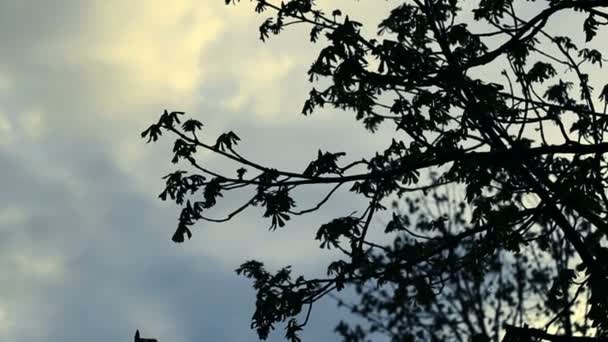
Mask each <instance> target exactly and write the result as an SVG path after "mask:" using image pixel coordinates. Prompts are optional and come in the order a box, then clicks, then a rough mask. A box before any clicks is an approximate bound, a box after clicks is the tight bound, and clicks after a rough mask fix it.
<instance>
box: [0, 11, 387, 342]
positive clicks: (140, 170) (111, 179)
mask: <svg viewBox="0 0 608 342" xmlns="http://www.w3.org/2000/svg"><path fill="white" fill-rule="evenodd" d="M323 5H324V7H323V8H324V9H326V10H327V11H331V10H333V9H334V8H342V9H345V8H346V9H347V10H344V12H347V13H350V14H351V17H353V18H357V19H358V20H359V21H363V22H365V23H366V24H367V23H370V24H372V25H370V27H371V28H373V27H375V25H376V24H377V22H378V19H379V18H381V16H382V15H383V14H385V13H387V12H386V10H387V9H388V8H389V6H391V5H394V3H393V2H378V1H361V2H356V3H354V4H353V2H352V1H349V0H341V1H337V0H332V1H326V2H323ZM252 6H253V5H252V4H251V3H250V2H249V1H244V2H243V3H242V4H241V5H239V6H236V7H235V6H225V5H224V1H223V0H202V1H201V0H172V1H169V2H167V1H160V0H129V1H120V0H103V1H102V0H54V1H34V0H18V1H15V0H0V40H1V41H2V43H3V46H2V48H0V99H1V100H0V165H1V166H2V169H1V171H0V175H1V177H0V186H1V188H2V192H1V193H0V234H1V236H0V254H1V255H0V263H1V265H2V267H1V270H2V273H1V275H0V341H19V342H42V341H45V342H46V341H64V342H76V341H87V342H98V341H99V342H101V341H104V342H107V341H130V340H131V338H132V335H133V333H134V331H135V329H140V330H141V331H142V332H143V334H144V335H148V336H154V337H157V338H159V340H160V341H161V342H186V341H203V340H205V341H228V342H232V341H234V342H240V341H254V340H256V338H255V334H254V332H253V331H251V330H249V319H250V317H251V314H252V312H253V299H254V297H253V296H254V292H253V290H252V289H251V287H250V284H249V282H248V281H246V280H245V279H241V278H239V277H237V276H236V274H235V273H234V269H235V268H236V267H238V265H239V264H240V263H241V262H243V261H245V260H249V259H258V260H261V261H264V262H266V263H267V264H268V265H269V267H270V268H277V267H280V266H285V265H289V264H291V265H294V268H295V270H296V272H298V273H299V272H301V273H304V274H315V273H319V272H322V271H323V270H322V269H321V268H320V265H321V264H322V263H323V261H324V260H327V258H328V257H329V255H327V254H323V253H321V252H319V251H318V249H317V243H316V242H315V241H314V239H313V238H314V234H315V232H316V229H317V228H318V226H319V225H320V224H322V223H325V222H326V221H328V220H330V219H331V218H333V217H335V216H336V215H341V214H345V213H346V214H348V213H350V212H352V211H353V210H357V209H360V208H361V206H360V203H357V202H356V201H354V200H353V199H352V198H350V197H349V196H347V195H345V194H338V196H337V197H336V200H334V201H333V202H332V203H330V204H329V205H328V206H327V207H326V208H324V209H323V210H321V211H320V212H319V213H318V215H314V216H313V217H305V218H302V219H300V220H296V221H295V222H293V224H291V225H290V226H289V228H288V229H286V230H282V231H277V232H273V233H271V232H268V230H267V227H268V222H267V221H265V220H262V219H261V218H260V216H261V215H260V213H259V212H256V211H253V212H247V213H245V214H244V215H243V216H242V217H240V218H238V219H236V220H234V221H233V222H231V223H228V224H216V225H210V224H199V225H198V226H196V229H195V232H194V237H193V239H192V240H191V241H188V242H187V243H185V244H180V245H177V244H174V243H172V242H171V241H170V237H171V235H172V233H173V231H174V228H175V223H176V218H177V216H178V214H179V208H177V207H176V206H174V205H172V204H170V203H164V202H161V201H160V200H158V198H157V195H158V193H159V192H160V191H161V190H162V181H161V179H160V177H162V176H164V175H165V174H167V173H168V172H169V171H172V170H173V168H174V166H173V165H172V164H171V163H170V150H169V140H168V139H165V140H164V142H161V143H159V144H155V145H146V144H145V143H144V141H142V140H141V138H140V136H139V133H140V132H141V131H142V130H143V129H145V128H146V127H147V126H148V125H149V124H150V123H152V122H153V121H155V120H156V119H157V118H158V116H159V114H160V113H161V112H162V110H163V109H165V108H166V109H169V110H180V111H185V112H187V113H188V114H189V115H192V116H193V117H195V118H197V119H199V120H200V121H202V122H203V123H204V124H205V132H208V133H206V134H208V136H209V137H211V138H210V139H212V138H213V139H214V138H215V137H216V136H217V135H218V134H219V133H221V132H225V131H228V130H234V131H235V132H236V133H237V134H238V135H239V136H240V137H241V138H242V140H243V147H242V150H241V151H243V153H244V154H246V155H247V156H250V157H251V158H252V159H255V160H260V161H262V162H263V163H265V164H266V165H268V166H273V167H281V168H285V169H291V170H296V171H298V170H303V168H304V167H305V166H306V159H308V160H310V159H313V158H314V157H315V155H316V151H317V149H319V148H323V149H331V150H332V151H347V152H349V153H350V155H351V156H352V158H353V159H357V158H360V157H362V156H365V155H367V154H368V153H371V152H372V151H375V150H376V149H378V148H380V147H382V146H385V144H387V143H390V139H389V141H384V140H383V139H381V138H382V136H381V135H375V136H371V135H368V134H367V133H366V132H364V130H363V128H362V127H361V125H359V124H357V123H354V122H353V120H352V115H350V114H347V113H342V112H332V111H324V112H319V113H315V115H313V116H312V117H303V116H301V115H299V112H300V109H301V105H302V103H303V100H304V99H305V97H306V94H307V92H308V90H309V87H310V86H309V84H308V83H307V76H306V70H307V67H308V66H309V65H310V63H311V62H312V60H313V57H314V56H315V51H317V49H318V48H319V47H318V46H315V45H313V44H311V43H309V42H308V37H307V32H306V31H303V30H300V29H298V28H295V29H293V30H288V32H287V33H285V34H283V35H281V36H279V37H277V38H274V39H271V41H270V42H268V43H265V44H263V43H261V42H260V41H259V40H258V34H259V33H258V29H257V27H258V24H259V23H260V21H261V20H262V19H263V18H264V17H260V16H256V15H255V13H254V12H253V10H252ZM348 9H350V10H348ZM337 137H340V138H339V139H337ZM212 141H213V140H212ZM303 158H304V160H303ZM199 160H201V161H203V162H204V163H206V165H210V167H216V168H217V169H221V166H222V164H221V161H218V160H217V158H214V157H213V156H209V155H201V156H200V159H199ZM315 198H316V197H315V196H314V192H313V193H311V194H308V195H305V196H303V197H302V199H301V200H302V202H301V203H300V202H299V203H298V204H301V206H302V207H307V204H312V203H313V200H314V199H315ZM230 204H231V203H228V204H227V205H228V206H230ZM234 204H235V205H236V204H237V203H236V202H235V203H234ZM221 214H222V213H221V212H218V216H221ZM336 312H337V311H335V309H334V303H332V302H331V301H328V302H324V303H321V305H319V306H317V307H315V310H314V315H313V318H312V321H311V323H310V327H309V328H308V329H307V331H306V332H305V334H304V337H305V339H306V340H313V341H314V340H317V341H318V340H331V339H332V338H331V337H332V336H333V333H332V330H333V327H334V322H337V320H338V319H339V318H340V315H336ZM282 335H283V331H281V330H280V331H278V332H277V333H276V334H275V339H274V340H281V339H280V338H281V337H282Z"/></svg>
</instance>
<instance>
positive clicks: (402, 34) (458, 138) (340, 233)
mask: <svg viewBox="0 0 608 342" xmlns="http://www.w3.org/2000/svg"><path fill="white" fill-rule="evenodd" d="M253 1H254V2H255V11H256V12H258V13H266V12H272V13H273V16H272V17H269V18H268V19H266V20H265V21H263V23H262V24H261V26H260V38H261V39H262V40H267V39H269V38H270V37H271V35H276V34H279V33H281V32H282V31H283V29H284V28H285V26H287V25H291V24H303V25H309V26H310V28H311V31H310V40H311V42H313V43H321V41H322V38H323V37H325V38H326V39H325V41H324V43H323V44H324V45H323V47H322V49H321V50H320V53H319V55H318V58H316V60H314V61H313V63H312V65H311V67H310V69H309V71H308V75H309V78H310V81H311V82H316V81H317V80H319V79H327V80H329V81H330V82H329V86H327V87H326V88H325V89H322V90H317V89H315V88H313V89H312V90H311V91H310V96H309V98H308V100H306V102H305V103H304V107H303V109H302V113H303V114H305V115H309V114H311V113H313V112H314V111H315V109H317V108H319V107H324V106H326V105H331V106H333V107H334V108H337V109H342V110H349V111H353V112H354V113H355V119H356V120H359V121H361V122H362V124H363V125H364V127H365V128H366V129H368V130H369V131H370V132H375V131H376V130H377V128H378V127H379V126H380V125H382V124H386V125H393V127H395V128H396V132H395V134H394V136H392V137H390V138H391V142H390V145H389V146H388V147H387V148H386V150H384V151H378V153H376V154H375V155H374V156H371V157H370V158H368V159H364V160H360V161H353V162H351V163H342V161H343V160H345V159H346V157H347V154H346V153H343V152H339V153H334V152H322V151H319V153H318V157H317V159H316V160H313V161H310V162H309V163H307V166H306V167H303V171H302V172H293V171H286V170H277V169H274V168H272V167H269V166H264V165H261V164H258V163H255V162H253V161H251V160H249V159H247V158H246V157H244V156H242V155H241V154H239V153H238V152H237V146H238V145H237V144H238V143H239V142H242V141H241V139H240V138H239V137H238V136H237V135H236V134H235V133H233V132H228V133H225V134H222V135H220V137H219V138H218V139H217V141H216V142H215V143H207V142H204V141H203V140H201V139H199V137H198V135H197V131H199V130H201V129H203V125H202V124H201V123H200V122H198V121H194V120H187V121H185V122H184V124H183V125H182V126H181V127H180V126H179V125H178V124H179V123H181V122H180V117H181V115H183V113H181V112H171V113H169V112H168V111H165V112H164V113H163V114H162V116H161V118H160V120H159V121H158V122H157V123H155V124H153V125H151V126H150V127H149V128H148V129H147V130H146V131H144V132H143V133H142V137H144V138H147V139H148V142H151V141H152V142H154V141H157V140H158V139H159V137H160V136H161V135H162V133H163V132H167V133H171V134H173V135H175V136H176V141H175V145H174V149H173V153H174V156H173V159H172V161H173V162H174V163H177V162H179V161H183V162H187V163H188V164H190V165H191V166H193V167H194V168H195V169H197V170H198V171H199V172H200V175H197V174H193V175H188V174H187V173H186V172H185V171H177V172H176V173H173V174H171V175H168V176H167V177H166V179H167V182H166V189H165V190H164V191H163V192H162V193H161V195H160V197H161V199H163V200H165V199H166V198H167V196H169V197H170V198H171V199H172V200H175V201H176V202H177V203H178V204H180V205H182V206H183V210H182V213H181V215H180V218H179V224H178V228H177V231H176V233H175V235H174V236H173V241H175V242H183V241H184V240H185V236H187V237H188V238H190V237H191V236H192V233H191V230H190V228H189V227H191V226H192V225H194V224H195V223H196V222H197V221H199V220H207V221H212V222H224V221H229V220H230V219H231V218H232V217H234V216H235V215H238V214H239V213H240V212H242V211H243V210H244V209H245V208H247V207H250V206H258V207H262V208H263V209H264V214H263V216H264V217H267V218H269V219H270V229H277V228H283V227H285V226H286V224H287V221H289V219H290V218H291V217H292V216H294V215H303V214H307V213H311V212H314V211H315V210H316V209H318V208H319V207H320V206H322V205H323V204H325V203H326V202H327V201H328V200H330V198H331V197H332V195H333V194H334V193H335V192H336V191H337V190H338V188H340V187H341V186H343V185H348V186H350V192H351V193H352V195H353V196H360V197H363V198H365V199H366V200H367V202H368V205H367V207H366V208H365V209H364V210H362V211H360V212H359V214H356V213H352V214H349V215H346V216H342V217H338V218H336V219H334V220H331V221H330V222H329V223H327V224H324V225H322V226H321V227H320V228H319V230H318V232H317V235H316V238H317V240H320V242H321V244H320V247H321V248H331V249H338V250H340V251H341V252H342V253H343V256H344V257H343V258H342V259H339V260H336V261H334V262H332V263H331V264H329V265H328V267H327V277H326V278H319V279H305V278H304V277H297V278H296V279H292V277H291V269H290V268H289V267H287V268H284V269H281V270H279V271H278V272H276V273H272V272H270V271H268V270H266V269H265V268H264V267H263V265H262V264H261V263H259V262H257V261H250V262H247V263H245V264H243V265H242V266H241V267H240V268H239V269H238V270H237V272H238V273H239V274H243V275H244V276H246V277H249V278H251V279H252V280H253V281H254V288H255V289H256V291H257V301H256V309H255V313H254V315H253V317H252V327H253V328H255V329H256V330H257V333H258V335H259V337H260V338H262V339H265V338H266V337H267V336H268V334H269V333H270V331H271V330H272V329H274V327H275V325H276V324H277V323H280V322H286V323H287V324H286V334H285V336H286V338H287V339H288V340H290V341H299V340H300V337H299V332H300V330H302V328H303V327H304V325H305V324H306V322H307V321H308V317H309V315H310V314H311V311H312V306H313V304H314V303H315V302H316V301H318V300H319V299H320V298H323V297H325V296H334V293H335V292H338V291H341V290H342V289H344V288H345V287H352V288H354V289H355V290H356V292H357V293H358V294H359V295H360V296H359V297H360V302H359V303H357V304H352V303H345V302H344V301H342V300H340V304H342V305H346V306H348V307H349V308H350V309H351V311H352V312H353V313H355V314H357V315H359V316H361V317H363V318H364V319H365V321H366V322H367V325H358V326H354V327H353V326H349V325H348V324H346V323H344V322H342V323H340V324H339V325H338V327H337V328H336V331H337V332H338V333H339V334H340V335H341V336H342V337H343V340H344V341H352V342H355V341H364V340H366V338H370V336H372V335H373V334H375V333H381V334H384V335H386V336H388V337H389V338H391V339H392V340H393V341H445V340H447V341H466V340H470V341H489V340H494V341H497V340H499V339H500V338H501V336H503V335H504V334H505V331H506V337H505V340H511V341H518V340H519V341H523V340H528V341H529V340H531V339H532V338H533V337H534V338H542V339H545V340H555V341H557V340H563V339H560V338H563V336H560V335H556V334H552V333H549V332H546V331H544V330H547V329H550V330H552V331H553V332H555V333H559V334H562V335H565V336H566V337H568V336H570V337H569V338H572V339H573V340H576V339H575V338H574V337H571V336H573V335H577V334H579V335H586V336H592V335H593V336H597V337H603V338H607V337H608V294H607V293H606V291H607V290H606V289H608V276H607V275H608V266H607V265H608V246H607V245H606V241H607V239H606V234H608V223H607V222H606V217H608V197H607V196H606V193H605V190H606V185H607V164H606V160H605V158H604V153H605V152H608V142H606V141H605V138H604V136H605V134H606V130H607V129H608V114H607V113H606V109H607V106H608V102H607V100H608V95H607V94H608V90H607V89H608V85H606V86H603V85H601V84H596V83H594V82H597V81H598V80H594V79H592V78H591V75H594V72H595V74H597V69H599V68H600V67H601V66H602V62H604V59H603V57H602V54H601V52H600V51H598V50H596V49H593V48H592V45H591V44H592V43H593V42H594V41H596V40H598V39H599V37H601V29H602V26H603V25H605V24H606V23H607V20H608V14H607V13H606V12H604V7H606V6H608V1H606V0H577V1H574V0H549V1H544V2H541V1H535V2H532V3H533V5H534V6H528V7H526V11H527V12H528V13H526V15H521V12H522V11H523V10H522V9H521V7H522V6H523V7H525V6H524V5H525V4H523V2H517V3H516V2H514V1H513V0H481V1H479V2H478V3H476V4H472V3H470V2H464V1H457V0H435V1H431V0H412V1H406V2H402V3H401V4H399V5H397V6H396V7H395V8H394V9H393V10H392V11H391V12H390V13H389V14H388V15H387V17H386V18H385V19H384V20H383V21H382V22H381V23H380V25H379V27H378V36H377V37H375V38H368V37H364V36H363V34H362V33H361V27H362V26H363V24H362V23H360V22H358V21H355V20H353V19H351V18H350V17H349V16H348V15H345V14H343V13H342V11H341V10H334V11H333V12H332V13H331V15H328V14H326V13H325V12H323V11H322V10H320V9H319V8H318V7H317V6H316V4H315V3H314V2H313V1H312V0H289V1H284V2H281V3H280V4H277V3H273V2H270V1H268V0H253ZM234 2H235V1H234V0H226V4H230V3H234ZM527 3H528V2H527ZM473 5H474V8H473V9H472V13H473V17H474V18H473V20H474V21H475V23H472V22H467V19H466V18H467V12H468V11H464V10H462V9H461V8H460V6H473ZM526 6H527V5H526ZM530 11H534V13H533V14H532V15H530ZM558 14H560V15H563V14H568V15H569V16H570V17H569V18H571V19H572V20H579V19H580V20H579V24H580V27H581V28H582V33H583V36H584V39H577V35H576V33H575V32H572V35H571V36H568V37H566V36H558V35H555V34H553V33H552V32H550V31H549V29H548V27H549V26H548V23H549V22H553V21H555V20H556V19H555V17H556V15H558ZM581 15H582V17H581ZM473 24H475V25H473ZM472 27H476V29H473V28H472ZM485 28H487V30H486V29H485ZM579 40H580V42H579ZM579 45H580V46H584V47H582V48H581V47H579ZM504 66H506V69H505V70H502V73H501V78H490V79H488V77H490V76H488V75H492V73H487V71H488V70H492V68H494V70H496V69H497V68H500V67H504ZM594 86H595V88H597V89H601V91H599V92H597V91H596V90H595V89H594ZM199 150H207V151H211V152H213V153H215V154H217V155H218V156H221V157H224V158H228V159H230V160H232V161H234V162H236V163H237V164H239V168H238V169H237V170H236V171H233V172H228V173H216V172H213V171H210V170H208V169H206V168H205V167H203V166H201V165H200V164H199V163H198V162H197V161H196V158H195V154H196V153H197V151H199ZM305 165H306V164H305ZM361 169H364V170H363V171H360V170H361ZM246 171H247V172H246ZM231 174H232V175H236V177H235V176H230V175H231ZM208 177H210V178H209V179H208ZM314 184H322V185H326V186H327V187H328V192H327V194H326V195H325V196H324V197H323V198H322V199H321V200H320V202H319V203H318V205H316V206H314V207H312V208H309V209H304V210H300V211H296V210H295V200H294V199H293V198H292V197H291V194H292V193H294V189H296V188H300V187H306V186H309V185H314ZM243 188H251V189H252V192H253V197H252V198H251V199H250V200H248V201H246V202H245V203H244V204H243V205H242V206H241V207H239V208H237V209H236V210H235V211H233V212H231V213H230V214H229V215H228V216H227V217H225V218H222V219H212V218H209V217H207V216H206V212H207V211H209V210H210V209H212V208H213V207H214V206H215V205H216V204H217V202H218V201H219V200H220V199H221V198H222V194H223V193H226V192H229V191H232V190H234V189H243ZM449 189H458V190H459V191H460V189H462V190H463V191H462V192H463V194H464V195H465V197H464V199H465V200H464V201H462V202H461V201H458V200H457V198H458V196H451V197H450V196H447V195H446V194H448V193H449V191H451V190H449ZM201 194H202V200H200V195H201ZM186 197H188V198H186ZM393 200H396V201H397V202H398V203H405V204H406V205H407V206H408V208H407V209H408V210H407V213H406V214H403V213H401V212H400V211H399V210H398V209H397V208H396V207H391V209H389V208H387V207H386V206H385V204H386V203H388V202H389V201H393ZM424 203H426V204H427V205H426V206H427V207H430V208H433V207H434V206H435V207H437V208H438V210H426V211H425V209H421V205H422V204H424ZM439 209H441V210H439ZM383 211H388V212H389V213H390V214H391V215H389V216H392V220H391V221H390V223H389V224H388V225H387V226H386V229H385V232H386V233H387V234H394V235H390V236H392V237H394V239H393V241H392V243H390V244H381V243H377V242H374V241H371V239H370V238H369V236H368V232H369V231H370V229H373V227H372V226H373V225H374V224H373V223H372V222H375V221H373V218H374V217H377V215H379V214H378V213H380V212H383ZM391 211H392V212H391ZM582 297H586V300H584V301H580V298H582ZM575 309H576V310H579V311H581V310H582V316H583V318H582V319H578V317H580V316H581V314H580V313H579V315H575V313H574V310H575ZM300 315H305V318H304V319H303V320H300V318H298V317H299V316H300ZM575 316H577V317H576V318H577V319H575ZM539 322H540V323H539ZM502 323H509V324H510V325H509V326H507V329H506V330H503V325H502ZM539 324H542V328H543V330H539V329H529V328H527V326H528V325H539Z"/></svg>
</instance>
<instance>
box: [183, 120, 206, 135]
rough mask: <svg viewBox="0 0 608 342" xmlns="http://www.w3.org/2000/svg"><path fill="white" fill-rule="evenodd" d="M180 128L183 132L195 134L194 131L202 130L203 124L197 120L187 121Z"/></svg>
mask: <svg viewBox="0 0 608 342" xmlns="http://www.w3.org/2000/svg"><path fill="white" fill-rule="evenodd" d="M182 128H183V130H184V131H185V132H195V131H196V130H200V129H202V128H203V124H202V123H201V122H200V121H198V120H194V119H189V120H186V122H184V124H183V125H182Z"/></svg>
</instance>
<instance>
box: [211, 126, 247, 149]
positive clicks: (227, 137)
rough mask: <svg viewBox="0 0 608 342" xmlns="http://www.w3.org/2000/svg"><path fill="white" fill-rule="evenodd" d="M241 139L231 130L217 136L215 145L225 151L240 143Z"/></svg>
mask: <svg viewBox="0 0 608 342" xmlns="http://www.w3.org/2000/svg"><path fill="white" fill-rule="evenodd" d="M240 140H241V139H240V138H239V137H238V136H237V135H236V134H234V132H232V131H230V132H228V133H223V134H222V135H220V136H219V137H218V138H217V141H216V143H215V145H214V147H215V148H216V149H219V150H220V151H225V150H226V149H231V148H232V146H233V145H234V146H236V145H237V144H238V141H240Z"/></svg>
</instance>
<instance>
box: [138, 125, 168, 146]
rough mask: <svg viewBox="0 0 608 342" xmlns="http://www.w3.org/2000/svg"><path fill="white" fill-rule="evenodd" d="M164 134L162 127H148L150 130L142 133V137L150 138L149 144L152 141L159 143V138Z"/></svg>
mask: <svg viewBox="0 0 608 342" xmlns="http://www.w3.org/2000/svg"><path fill="white" fill-rule="evenodd" d="M162 134H163V132H162V131H161V129H160V126H159V125H157V124H154V125H151V126H150V127H148V129H146V130H145V131H143V132H142V133H141V137H142V138H145V137H148V141H146V143H149V142H150V141H157V140H158V137H159V136H161V135H162Z"/></svg>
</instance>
